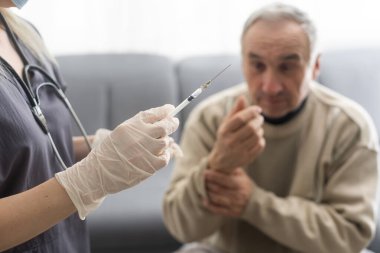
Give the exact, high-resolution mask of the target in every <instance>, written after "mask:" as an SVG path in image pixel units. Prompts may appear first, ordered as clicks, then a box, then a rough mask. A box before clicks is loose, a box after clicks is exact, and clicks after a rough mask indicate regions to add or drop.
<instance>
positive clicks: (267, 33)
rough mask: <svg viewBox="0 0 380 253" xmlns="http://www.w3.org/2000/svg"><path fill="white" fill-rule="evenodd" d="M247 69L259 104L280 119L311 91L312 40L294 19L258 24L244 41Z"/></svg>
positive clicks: (249, 31) (256, 102)
mask: <svg viewBox="0 0 380 253" xmlns="http://www.w3.org/2000/svg"><path fill="white" fill-rule="evenodd" d="M242 53H243V70H244V75H245V79H246V81H247V83H248V88H249V91H250V94H251V96H252V99H253V101H254V103H255V104H257V105H259V106H260V107H261V108H262V109H263V114H264V115H265V116H267V117H272V118H278V117H281V116H284V115H286V114H287V113H289V112H290V111H292V110H294V109H296V108H297V107H298V105H299V104H300V103H301V101H302V100H303V99H304V98H305V97H306V95H307V93H308V85H309V83H310V81H311V78H312V68H317V67H318V66H317V64H315V66H313V67H310V66H309V58H310V49H309V41H308V38H307V35H306V33H305V31H304V30H303V29H302V27H301V26H300V25H299V24H297V23H296V22H293V21H288V20H281V21H264V20H259V21H257V22H256V23H254V24H253V25H252V26H251V27H250V28H249V29H248V31H247V32H246V34H245V35H244V37H243V40H242Z"/></svg>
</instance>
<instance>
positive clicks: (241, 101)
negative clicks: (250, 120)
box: [229, 95, 248, 115]
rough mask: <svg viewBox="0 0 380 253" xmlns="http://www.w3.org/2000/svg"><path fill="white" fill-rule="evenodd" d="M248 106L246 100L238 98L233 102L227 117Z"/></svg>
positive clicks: (242, 97)
mask: <svg viewBox="0 0 380 253" xmlns="http://www.w3.org/2000/svg"><path fill="white" fill-rule="evenodd" d="M247 106H248V102H247V100H246V99H245V97H244V96H243V95H241V96H239V97H238V98H237V99H236V101H235V104H234V106H233V107H232V109H231V111H230V113H229V115H234V114H235V113H237V112H239V111H241V110H243V109H244V108H246V107H247Z"/></svg>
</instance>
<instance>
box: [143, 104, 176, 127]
mask: <svg viewBox="0 0 380 253" xmlns="http://www.w3.org/2000/svg"><path fill="white" fill-rule="evenodd" d="M173 110H174V106H173V105H170V104H166V105H163V106H160V107H155V108H151V109H149V110H146V111H143V112H141V113H140V117H141V120H142V121H144V122H145V123H154V122H156V121H159V120H162V119H164V118H166V117H167V116H168V115H169V113H170V112H171V111H173Z"/></svg>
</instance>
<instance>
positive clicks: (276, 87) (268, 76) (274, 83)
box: [262, 70, 283, 95]
mask: <svg viewBox="0 0 380 253" xmlns="http://www.w3.org/2000/svg"><path fill="white" fill-rule="evenodd" d="M282 90H283V86H282V83H281V80H280V79H279V78H278V77H277V76H276V73H274V72H273V71H270V70H268V71H267V72H266V73H265V74H264V77H263V84H262V91H263V92H264V93H266V94H269V95H276V94H278V93H280V92H281V91H282Z"/></svg>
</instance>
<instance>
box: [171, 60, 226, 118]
mask: <svg viewBox="0 0 380 253" xmlns="http://www.w3.org/2000/svg"><path fill="white" fill-rule="evenodd" d="M230 66H231V64H230V65H228V66H227V67H225V68H224V69H223V70H222V71H220V72H219V73H218V74H216V75H215V76H214V77H213V78H211V79H210V80H209V81H207V82H205V83H204V84H202V85H201V86H200V87H199V88H198V89H196V90H195V91H194V92H193V93H191V95H190V96H188V97H187V98H186V99H185V100H183V101H182V103H180V104H179V105H178V106H177V107H176V108H175V109H174V111H172V112H171V113H170V116H175V115H176V114H177V113H179V112H180V111H182V109H183V108H185V107H186V106H187V105H188V104H189V103H190V102H191V100H193V99H194V98H196V97H198V96H199V94H201V93H202V91H204V90H205V89H207V88H208V86H209V85H210V84H211V82H212V81H214V80H215V79H216V78H217V77H218V76H219V75H220V74H222V73H223V72H224V71H225V70H226V69H228V68H229V67H230Z"/></svg>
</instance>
